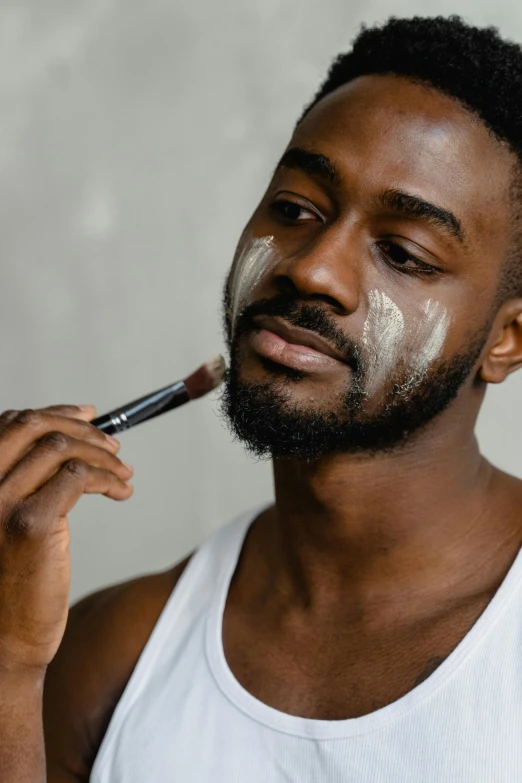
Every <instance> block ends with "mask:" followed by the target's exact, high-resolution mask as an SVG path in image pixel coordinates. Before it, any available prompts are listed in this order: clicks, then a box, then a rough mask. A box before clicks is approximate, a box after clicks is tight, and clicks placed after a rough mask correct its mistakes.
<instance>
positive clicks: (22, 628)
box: [0, 406, 133, 783]
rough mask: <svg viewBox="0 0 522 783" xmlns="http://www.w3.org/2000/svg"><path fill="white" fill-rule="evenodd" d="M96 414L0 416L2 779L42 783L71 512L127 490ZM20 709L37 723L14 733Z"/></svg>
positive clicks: (65, 411)
mask: <svg viewBox="0 0 522 783" xmlns="http://www.w3.org/2000/svg"><path fill="white" fill-rule="evenodd" d="M95 415H96V414H95V410H94V408H93V407H82V408H80V407H76V406H56V407H52V408H46V409H44V410H38V411H22V412H17V411H8V412H6V413H3V414H2V415H1V416H0V779H1V780H2V781H3V783H11V781H15V780H16V781H17V782H18V783H21V781H25V780H27V781H29V780H31V783H36V781H40V780H41V781H43V780H45V773H43V775H44V777H42V769H43V767H42V766H41V762H42V759H43V735H42V732H41V715H40V710H41V701H40V699H41V685H42V684H43V678H44V675H45V670H46V668H47V666H48V664H49V663H50V662H51V660H52V659H53V657H54V655H55V654H56V651H57V650H58V647H59V645H60V642H61V639H62V636H63V633H64V629H65V624H66V621H67V613H68V603H69V587H70V561H69V525H68V520H67V514H68V513H69V511H70V510H71V509H72V507H73V506H74V505H75V504H76V502H77V501H78V500H79V498H80V497H81V496H82V495H83V494H84V493H99V494H102V495H106V496H107V497H110V498H113V499H114V500H126V499H127V498H128V497H130V495H131V494H132V491H133V490H132V486H131V485H130V484H128V483H127V482H128V479H129V478H130V477H131V475H132V468H130V467H129V466H127V465H125V464H124V463H122V462H121V461H120V460H119V459H118V457H117V456H116V453H117V451H118V449H119V445H118V443H117V441H115V440H114V439H112V438H109V437H108V436H106V435H104V434H103V433H102V432H100V431H99V430H97V429H96V428H95V427H93V426H92V425H90V424H88V421H89V420H91V419H93V418H94V416H95ZM28 700H29V701H30V703H29V701H28ZM26 702H27V703H26ZM24 713H25V714H26V715H27V718H28V719H29V721H30V723H34V722H36V724H37V725H35V726H33V727H32V729H31V730H29V731H27V728H28V727H27V725H25V726H24V731H22V732H21V733H20V729H21V728H22V727H21V726H17V725H16V724H17V723H19V722H20V721H21V720H23V716H24ZM14 732H17V734H16V733H14ZM20 743H22V744H20ZM23 743H25V744H26V746H24V744H23ZM36 746H38V747H36ZM35 764H38V766H35Z"/></svg>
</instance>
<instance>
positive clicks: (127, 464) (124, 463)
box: [121, 460, 134, 473]
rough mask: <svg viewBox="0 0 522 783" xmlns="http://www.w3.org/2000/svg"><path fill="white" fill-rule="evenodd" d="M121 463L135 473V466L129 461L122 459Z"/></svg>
mask: <svg viewBox="0 0 522 783" xmlns="http://www.w3.org/2000/svg"><path fill="white" fill-rule="evenodd" d="M121 464H122V465H123V467H124V468H127V470H130V471H131V472H132V473H134V468H133V467H132V465H129V463H128V462H124V461H123V460H122V461H121Z"/></svg>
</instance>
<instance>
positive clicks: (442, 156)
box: [289, 75, 515, 230]
mask: <svg viewBox="0 0 522 783" xmlns="http://www.w3.org/2000/svg"><path fill="white" fill-rule="evenodd" d="M294 147H299V148H304V149H313V150H314V152H317V153H321V154H323V155H324V156H325V157H327V158H328V160H329V161H331V162H332V164H333V166H334V167H335V170H336V172H337V173H338V174H339V177H340V178H341V179H342V180H343V181H344V183H345V184H346V186H347V188H348V189H350V188H354V187H355V188H361V187H364V188H365V189H367V190H368V191H371V190H381V191H382V190H386V189H388V188H396V189H399V190H401V191H405V192H412V193H415V194H416V195H419V196H420V197H423V198H426V200H428V201H431V202H434V203H441V204H445V205H447V206H448V208H449V209H451V211H452V212H455V213H459V215H461V216H462V223H463V224H464V225H466V223H471V224H473V223H476V222H478V224H479V225H480V227H481V228H482V229H486V230H491V226H489V225H488V226H486V225H485V222H486V223H489V221H490V219H492V220H494V221H497V223H498V218H497V217H496V215H497V213H501V212H505V208H506V205H507V203H508V198H509V185H510V183H511V179H512V169H513V163H514V160H515V158H514V155H513V154H512V153H510V152H509V151H508V150H507V149H506V148H505V147H504V146H503V145H502V144H500V142H498V141H497V140H496V139H495V138H494V136H493V135H492V134H491V133H490V132H489V130H488V129H487V127H486V126H485V125H484V124H483V123H482V122H481V121H480V120H479V119H478V118H476V117H475V116H474V115H472V114H471V113H470V112H469V111H467V109H465V108H464V107H462V106H460V104H459V103H458V102H457V101H455V100H453V99H452V98H449V97H448V96H446V95H444V94H443V93H441V92H440V91H438V90H435V89H434V88H431V87H427V86H425V85H423V84H417V83H414V82H412V81H410V80H409V79H406V78H404V77H395V76H388V75H387V76H364V77H359V78H358V79H355V80H353V81H352V82H350V83H348V84H346V85H344V86H343V87H341V88H339V89H338V90H336V91H335V92H333V93H331V94H329V95H328V96H326V97H325V98H324V99H323V100H322V101H320V102H319V103H318V104H317V105H316V106H315V107H314V108H313V109H312V110H311V112H310V113H309V114H308V115H307V116H305V118H304V120H303V121H302V122H301V123H300V125H299V126H298V127H297V128H296V130H295V133H294V135H293V137H292V140H291V142H290V144H289V148H294ZM497 228H499V226H498V225H497ZM504 230H505V228H504Z"/></svg>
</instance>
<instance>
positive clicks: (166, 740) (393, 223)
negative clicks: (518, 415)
mask: <svg viewBox="0 0 522 783" xmlns="http://www.w3.org/2000/svg"><path fill="white" fill-rule="evenodd" d="M521 106H522V51H521V50H520V49H519V48H518V47H517V46H515V45H513V44H509V43H506V42H504V41H502V40H501V39H500V38H499V37H498V35H497V34H496V33H495V32H494V31H493V30H479V29H476V28H471V27H468V26H466V25H465V24H464V23H463V22H462V21H461V20H459V19H458V18H456V17H452V18H450V19H442V18H436V19H418V18H416V19H411V20H393V19H392V20H390V21H389V22H388V23H387V24H386V25H384V26H383V27H382V28H374V29H370V30H365V31H363V32H362V34H361V35H360V36H359V37H358V39H357V40H356V42H355V44H354V47H353V50H352V51H351V52H350V53H349V54H347V55H345V56H342V57H340V58H339V59H338V60H337V61H336V63H335V64H334V66H333V68H332V70H331V71H330V74H329V76H328V79H327V81H326V82H325V84H324V85H323V87H322V88H321V90H320V91H319V93H318V95H317V96H316V98H315V100H314V101H313V103H312V105H311V106H310V107H308V109H307V111H306V112H305V114H304V116H303V117H302V118H301V120H300V121H299V123H298V125H297V127H296V129H295V131H294V134H293V137H292V139H291V141H290V143H289V145H288V148H287V150H286V151H285V153H284V155H283V157H282V159H281V161H280V163H279V165H278V166H277V169H276V171H275V173H274V176H273V178H272V181H271V183H270V185H269V187H268V190H267V192H266V194H265V195H264V197H263V199H262V201H261V203H260V205H259V206H258V208H257V209H256V211H255V213H254V215H253V216H252V218H251V220H250V222H249V224H248V226H247V228H246V230H245V233H244V235H243V237H242V239H241V241H240V244H239V248H238V253H237V255H236V259H235V262H234V265H233V268H232V271H231V274H230V276H229V279H228V281H227V286H226V291H225V326H226V330H227V334H228V338H229V347H230V369H229V373H228V377H227V380H226V389H225V393H224V397H223V408H224V411H225V413H226V415H227V417H228V419H229V421H230V423H231V426H232V428H233V431H234V432H235V434H236V435H237V436H238V437H239V438H241V439H242V440H243V441H244V442H245V443H246V445H247V447H248V448H249V449H250V450H251V451H252V452H253V453H254V454H257V455H261V456H267V455H268V456H271V457H272V458H273V463H274V481H275V496H276V500H275V505H273V506H270V507H267V508H265V509H261V510H256V511H255V512H252V513H251V514H248V515H246V516H245V517H243V518H241V519H240V520H237V521H236V522H234V523H233V524H231V525H229V526H227V527H226V528H224V529H223V530H220V531H218V532H217V533H216V534H215V535H214V536H213V537H212V538H211V539H210V540H209V541H207V542H206V543H205V544H204V545H203V546H202V547H201V549H200V550H198V551H197V552H196V553H195V554H194V555H193V556H192V557H191V558H188V559H187V560H185V561H184V562H183V563H180V564H179V565H177V566H176V567H175V568H173V569H172V570H170V571H168V572H166V573H162V574H156V575H153V576H147V577H144V578H142V579H138V580H134V581H132V582H130V583H127V584H123V585H119V586H116V587H111V588H109V589H107V590H104V591H102V592H100V593H97V594H96V595H93V596H90V597H88V598H86V599H84V600H83V601H81V602H80V603H79V604H78V605H77V606H75V607H74V608H73V609H72V610H71V612H70V613H69V619H68V623H67V630H66V631H65V635H64V636H63V632H64V627H65V621H66V617H67V594H68V585H69V581H68V579H69V577H68V554H67V519H66V514H67V512H68V511H69V509H70V508H71V506H72V505H73V504H74V503H75V502H76V500H77V499H78V498H79V496H80V495H81V494H82V493H83V492H84V491H91V492H92V491H93V492H101V493H102V494H107V495H108V496H109V497H113V498H116V499H124V498H126V497H128V496H129V495H130V493H131V492H132V489H131V488H130V486H129V485H128V483H127V481H128V478H129V477H130V475H131V473H132V470H131V468H129V467H126V466H125V465H124V464H123V463H121V462H120V461H119V459H118V458H117V457H116V456H115V455H116V452H117V449H118V446H117V444H114V443H111V442H109V441H108V440H104V436H102V435H101V434H100V433H98V432H97V431H94V428H92V427H91V426H89V425H88V424H86V423H85V422H86V421H88V420H89V419H91V418H93V415H94V413H93V411H92V410H90V409H85V410H80V409H75V408H58V409H49V410H46V411H43V412H36V413H34V412H33V413H31V412H29V413H28V412H24V413H22V414H17V413H16V412H9V413H7V414H4V416H3V417H2V422H3V424H2V430H1V431H0V446H1V448H0V474H2V475H3V476H4V477H5V478H4V479H3V481H2V482H1V483H0V500H1V503H0V507H1V509H2V512H1V514H2V529H3V535H2V539H1V546H0V558H1V560H0V563H1V570H0V692H1V693H2V706H1V707H0V738H1V741H0V763H1V765H2V767H1V770H2V774H1V779H2V781H4V782H5V783H12V781H15V780H16V781H17V782H18V783H20V781H31V783H35V782H36V781H44V780H48V781H51V783H73V781H74V782H78V781H87V780H91V781H94V783H109V781H111V783H119V782H120V781H122V782H123V781H125V783H138V781H139V782H140V783H144V782H145V781H154V783H161V782H162V781H182V782H183V783H196V781H197V783H210V781H212V782H213V783H240V782H241V783H244V781H247V780H248V781H250V783H261V782H263V783H265V782H266V781H300V783H301V782H303V781H313V783H317V782H318V781H328V782H329V783H330V782H332V781H333V782H334V783H337V781H339V782H340V781H357V783H370V781H371V782H372V783H375V782H376V781H386V783H405V781H415V782H418V781H423V783H441V781H458V782H459V783H508V782H509V783H515V781H518V780H522V554H520V547H521V541H522V511H521V503H522V486H521V483H520V482H519V481H518V480H516V479H515V478H513V477H511V476H508V475H506V474H504V473H502V472H500V471H498V470H497V469H495V468H494V467H492V466H491V465H490V464H489V463H488V462H487V461H486V460H485V459H483V458H482V457H481V455H480V454H479V451H478V446H477V443H476V440H475V438H474V435H473V430H474V425H475V421H476V418H477V414H478V411H479V408H480V405H481V402H482V399H483V397H484V393H485V389H486V385H487V384H489V383H500V382H502V381H503V380H504V379H505V378H506V376H507V375H508V374H509V373H511V372H513V371H514V370H516V369H518V367H519V366H520V365H521V364H522V259H521V258H520V250H519V249H520V237H521V234H520V230H521V229H520V219H519V218H520V214H521V209H522V204H521V202H520V198H521V195H520V194H521V188H520V184H521V183H522V179H521V174H522V169H521V165H522V161H521V158H522V120H521V119H520V117H521V114H520V107H521ZM49 433H51V434H49ZM62 636H63V640H62ZM58 648H59V649H58ZM57 650H58V651H57ZM51 659H54V660H53V663H52V664H51V665H50V666H49V664H50V662H51ZM44 681H45V705H44V723H45V740H46V752H47V777H46V773H45V771H44V744H43V730H42V726H41V690H42V685H43V683H44Z"/></svg>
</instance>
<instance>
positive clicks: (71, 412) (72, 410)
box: [42, 405, 96, 421]
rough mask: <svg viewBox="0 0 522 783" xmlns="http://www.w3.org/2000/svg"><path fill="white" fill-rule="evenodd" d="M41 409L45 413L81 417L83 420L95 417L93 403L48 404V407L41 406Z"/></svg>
mask: <svg viewBox="0 0 522 783" xmlns="http://www.w3.org/2000/svg"><path fill="white" fill-rule="evenodd" d="M42 410H43V411H44V412H45V413H51V414H56V415H58V416H67V417H68V418H71V419H81V420H83V421H92V420H93V419H95V418H96V407H95V406H94V405H49V407H47V408H42Z"/></svg>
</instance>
